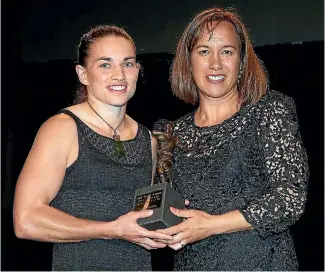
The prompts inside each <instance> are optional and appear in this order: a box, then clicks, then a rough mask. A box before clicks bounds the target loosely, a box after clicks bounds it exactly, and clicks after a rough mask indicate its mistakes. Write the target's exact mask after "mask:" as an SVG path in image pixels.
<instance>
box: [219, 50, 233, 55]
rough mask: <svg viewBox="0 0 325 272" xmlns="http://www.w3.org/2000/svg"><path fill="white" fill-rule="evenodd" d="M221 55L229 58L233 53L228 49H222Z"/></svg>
mask: <svg viewBox="0 0 325 272" xmlns="http://www.w3.org/2000/svg"><path fill="white" fill-rule="evenodd" d="M221 54H223V55H229V56H231V55H232V54H233V52H232V51H231V50H229V49H224V50H222V52H221Z"/></svg>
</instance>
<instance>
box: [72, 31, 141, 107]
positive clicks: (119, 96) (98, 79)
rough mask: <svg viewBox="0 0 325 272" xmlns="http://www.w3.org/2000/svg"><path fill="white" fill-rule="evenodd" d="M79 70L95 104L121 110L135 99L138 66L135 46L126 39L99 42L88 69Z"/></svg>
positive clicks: (99, 40) (91, 52)
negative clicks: (100, 103)
mask: <svg viewBox="0 0 325 272" xmlns="http://www.w3.org/2000/svg"><path fill="white" fill-rule="evenodd" d="M76 69H77V73H78V76H79V79H80V81H81V83H83V84H84V85H86V86H87V89H88V96H89V98H91V99H92V100H97V101H100V102H102V103H104V104H109V105H112V106H117V107H121V106H123V105H125V104H126V103H127V101H128V100H129V99H130V98H131V97H132V96H133V95H134V92H135V89H136V83H137V79H138V73H139V65H138V64H137V63H136V56H135V48H134V46H133V44H132V43H131V42H130V41H129V40H127V39H125V38H123V37H116V36H106V37H103V38H100V39H98V40H97V41H96V42H94V44H93V45H92V46H91V48H90V52H89V54H88V57H87V59H86V65H85V67H81V66H79V67H78V66H77V68H76ZM78 71H79V72H78Z"/></svg>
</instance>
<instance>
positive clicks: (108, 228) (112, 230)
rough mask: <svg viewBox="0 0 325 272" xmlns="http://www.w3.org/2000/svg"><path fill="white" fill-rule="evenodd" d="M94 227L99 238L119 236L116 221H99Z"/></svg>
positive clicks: (115, 237)
mask: <svg viewBox="0 0 325 272" xmlns="http://www.w3.org/2000/svg"><path fill="white" fill-rule="evenodd" d="M96 228H97V231H98V233H99V238H100V239H118V238H119V237H120V234H119V232H118V224H117V221H110V222H100V223H99V224H98V225H97V226H96Z"/></svg>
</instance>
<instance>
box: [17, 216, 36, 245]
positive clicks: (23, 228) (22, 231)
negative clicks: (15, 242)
mask: <svg viewBox="0 0 325 272" xmlns="http://www.w3.org/2000/svg"><path fill="white" fill-rule="evenodd" d="M26 218H27V216H25V215H21V214H15V213H14V232H15V235H16V237H17V238H19V239H32V237H31V234H30V229H31V228H30V223H29V222H28V220H27V219H26Z"/></svg>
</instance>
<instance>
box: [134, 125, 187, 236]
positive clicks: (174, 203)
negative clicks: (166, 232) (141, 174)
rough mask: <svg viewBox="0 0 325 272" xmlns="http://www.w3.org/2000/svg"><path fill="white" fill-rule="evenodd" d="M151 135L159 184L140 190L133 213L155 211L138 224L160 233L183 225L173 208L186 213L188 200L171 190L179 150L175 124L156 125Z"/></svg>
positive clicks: (141, 219)
mask: <svg viewBox="0 0 325 272" xmlns="http://www.w3.org/2000/svg"><path fill="white" fill-rule="evenodd" d="M152 135H153V136H154V137H155V138H156V139H157V141H158V146H157V167H156V170H157V175H158V178H157V179H160V182H159V183H156V184H155V183H154V180H155V178H154V179H153V180H152V184H151V186H148V187H144V188H141V189H137V190H136V191H135V197H134V211H141V210H146V209H152V210H153V214H152V215H151V216H150V217H146V218H140V219H138V224H139V225H140V226H142V227H144V228H146V229H148V230H157V229H164V228H168V227H171V226H173V225H177V224H179V223H181V222H182V221H183V219H182V218H180V217H178V216H176V215H174V214H173V213H172V212H171V211H170V207H175V208H177V209H185V200H184V199H183V198H182V197H181V196H180V194H179V193H178V192H176V191H175V190H174V189H173V188H172V181H173V180H172V165H173V161H172V154H173V150H174V149H175V148H176V147H179V141H178V139H177V137H175V136H174V135H173V124H172V122H169V121H167V120H164V119H162V120H159V121H158V122H157V123H155V126H154V128H153V131H152Z"/></svg>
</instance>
